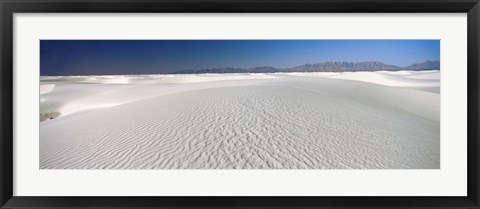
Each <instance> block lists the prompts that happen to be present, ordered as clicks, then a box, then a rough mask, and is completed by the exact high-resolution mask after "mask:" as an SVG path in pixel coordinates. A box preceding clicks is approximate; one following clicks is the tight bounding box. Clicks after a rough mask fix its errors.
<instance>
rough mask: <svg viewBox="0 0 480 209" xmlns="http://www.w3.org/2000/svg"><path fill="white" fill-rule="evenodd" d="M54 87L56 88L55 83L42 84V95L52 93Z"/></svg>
mask: <svg viewBox="0 0 480 209" xmlns="http://www.w3.org/2000/svg"><path fill="white" fill-rule="evenodd" d="M53 88H55V84H44V85H40V95H44V94H48V93H50V92H51V91H52V90H53Z"/></svg>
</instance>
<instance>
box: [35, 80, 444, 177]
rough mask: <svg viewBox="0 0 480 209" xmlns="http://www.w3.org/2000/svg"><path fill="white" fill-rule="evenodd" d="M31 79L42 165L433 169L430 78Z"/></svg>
mask: <svg viewBox="0 0 480 209" xmlns="http://www.w3.org/2000/svg"><path fill="white" fill-rule="evenodd" d="M40 83H41V88H42V90H41V92H42V94H41V95H40V111H41V112H60V113H61V115H60V116H59V117H58V118H55V119H52V120H47V121H45V122H41V123H40V168H41V169H229V168H238V169H321V168H326V169H348V168H353V169H363V168H367V169H403V168H408V169H438V168H440V94H439V92H440V72H439V71H399V72H385V71H381V72H348V73H266V74H188V75H131V76H129V75H125V76H66V77H41V82H40ZM44 89H46V90H44Z"/></svg>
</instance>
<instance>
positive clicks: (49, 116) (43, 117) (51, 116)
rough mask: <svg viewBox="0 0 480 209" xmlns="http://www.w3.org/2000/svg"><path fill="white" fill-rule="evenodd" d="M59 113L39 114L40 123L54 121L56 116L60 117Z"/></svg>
mask: <svg viewBox="0 0 480 209" xmlns="http://www.w3.org/2000/svg"><path fill="white" fill-rule="evenodd" d="M60 114H61V113H59V112H45V113H40V122H42V121H46V120H51V119H55V118H57V117H58V116H60Z"/></svg>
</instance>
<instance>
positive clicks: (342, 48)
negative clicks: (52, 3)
mask: <svg viewBox="0 0 480 209" xmlns="http://www.w3.org/2000/svg"><path fill="white" fill-rule="evenodd" d="M427 60H440V41H439V40H41V41H40V74H41V75H104V74H150V73H170V72H174V71H177V70H182V69H202V68H216V67H240V68H249V67H256V66H273V67H277V68H287V67H294V66H298V65H303V64H307V63H310V64H314V63H320V62H325V61H347V62H361V61H380V62H384V63H386V64H392V65H397V66H400V67H403V66H407V65H410V64H413V63H418V62H423V61H427Z"/></svg>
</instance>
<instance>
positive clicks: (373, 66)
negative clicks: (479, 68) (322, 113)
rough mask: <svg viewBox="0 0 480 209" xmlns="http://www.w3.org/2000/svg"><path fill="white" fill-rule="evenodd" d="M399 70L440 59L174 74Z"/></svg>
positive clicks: (426, 66) (427, 66) (435, 66)
mask: <svg viewBox="0 0 480 209" xmlns="http://www.w3.org/2000/svg"><path fill="white" fill-rule="evenodd" d="M380 70H385V71H399V70H440V61H426V62H421V63H415V64H412V65H409V66H407V67H399V66H395V65H388V64H385V63H383V62H378V61H366V62H322V63H317V64H305V65H300V66H296V67H291V68H274V67H271V66H261V67H252V68H247V69H244V68H233V67H223V68H210V69H190V70H179V71H175V72H173V73H174V74H200V73H274V72H355V71H380Z"/></svg>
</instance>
